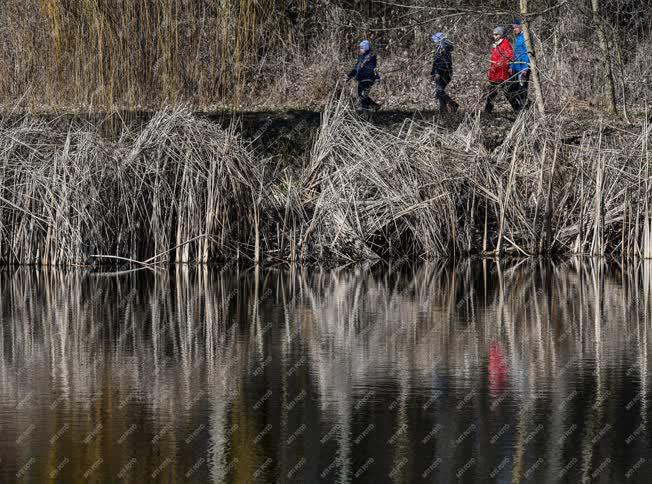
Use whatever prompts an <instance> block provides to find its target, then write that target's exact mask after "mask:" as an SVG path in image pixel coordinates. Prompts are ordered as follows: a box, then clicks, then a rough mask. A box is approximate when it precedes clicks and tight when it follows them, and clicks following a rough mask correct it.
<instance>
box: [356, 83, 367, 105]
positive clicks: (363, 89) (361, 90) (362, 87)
mask: <svg viewBox="0 0 652 484" xmlns="http://www.w3.org/2000/svg"><path fill="white" fill-rule="evenodd" d="M358 100H359V101H360V108H362V109H369V88H368V82H367V81H358Z"/></svg>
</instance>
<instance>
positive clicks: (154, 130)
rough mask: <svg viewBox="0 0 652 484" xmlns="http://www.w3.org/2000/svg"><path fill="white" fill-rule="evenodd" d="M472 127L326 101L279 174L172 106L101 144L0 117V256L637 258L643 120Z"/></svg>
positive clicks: (646, 218) (522, 121)
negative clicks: (495, 140) (498, 133)
mask: <svg viewBox="0 0 652 484" xmlns="http://www.w3.org/2000/svg"><path fill="white" fill-rule="evenodd" d="M481 121H482V120H481V118H480V117H479V116H468V117H467V118H466V119H465V120H464V121H463V122H461V123H460V124H459V126H458V127H457V128H455V129H452V130H451V129H448V128H443V127H442V126H440V125H438V124H437V122H436V120H433V121H419V122H417V121H410V122H407V123H405V124H404V125H402V126H401V127H398V128H391V127H385V128H383V127H380V126H377V125H373V124H370V123H367V122H365V121H363V120H361V119H359V118H358V117H357V116H356V115H355V114H354V113H353V112H352V111H351V110H350V108H349V107H348V106H347V104H346V103H345V102H343V101H342V99H340V100H339V101H334V102H333V103H332V104H331V105H330V107H329V108H328V109H327V110H326V111H325V112H324V114H323V122H322V125H321V127H320V129H319V132H318V135H317V137H316V139H315V141H314V144H313V146H312V149H311V152H310V153H309V154H308V156H307V160H308V161H307V163H306V164H305V166H303V167H302V168H299V169H298V171H296V172H292V171H289V170H283V169H278V168H279V167H272V166H271V165H270V164H269V160H267V159H265V158H262V157H260V155H259V154H256V153H254V151H252V149H251V148H250V147H249V145H248V144H247V143H246V141H245V140H243V139H241V138H240V137H239V136H238V135H237V133H236V127H235V126H232V127H231V128H230V129H229V130H223V129H221V128H219V127H218V126H217V125H215V124H212V123H211V122H210V121H208V120H204V119H200V118H197V117H194V116H193V115H192V114H191V113H190V112H189V111H188V110H187V109H185V108H179V109H176V110H173V111H170V112H161V113H159V114H156V115H155V116H154V117H153V118H152V119H151V120H150V121H149V122H148V123H147V124H146V125H145V126H144V127H143V128H142V130H141V131H140V132H134V131H132V130H128V129H126V128H125V130H124V131H123V132H122V134H121V136H120V137H119V138H117V139H107V138H105V137H102V136H101V135H100V134H99V132H98V129H97V128H96V127H94V125H91V124H88V123H87V124H85V125H82V124H80V123H79V122H75V121H73V122H72V123H70V124H62V123H61V122H57V121H50V122H46V121H44V120H43V119H40V118H31V117H27V118H24V119H22V120H20V121H15V120H14V121H9V120H5V121H4V122H3V123H2V125H0V259H1V260H2V261H3V262H5V263H22V264H30V263H34V264H53V265H59V264H80V263H90V262H93V261H95V259H92V258H91V257H90V256H93V255H104V256H113V257H120V258H124V259H127V260H129V261H131V262H134V261H139V262H141V263H145V264H149V265H151V264H158V263H166V262H172V261H174V262H179V263H185V262H197V263H207V262H211V261H225V260H234V259H243V260H249V261H252V262H259V261H261V260H267V261H287V260H304V261H317V260H321V261H324V260H331V261H336V260H337V261H343V260H348V261H355V260H367V259H373V258H385V259H399V258H410V259H433V258H437V257H449V256H457V255H462V254H477V253H485V254H505V253H511V254H516V255H536V254H543V253H574V254H592V255H614V256H615V255H621V256H638V257H650V254H651V253H652V242H651V240H652V223H651V222H650V213H649V208H648V207H649V206H650V190H649V182H650V174H649V162H650V160H649V148H648V146H649V140H650V126H649V125H648V124H642V125H641V126H639V127H638V128H631V129H629V130H623V129H621V128H616V127H613V126H609V125H605V124H593V127H591V124H590V123H589V124H587V123H581V122H575V124H573V122H572V121H571V120H570V119H567V118H562V117H558V116H549V117H545V118H537V117H535V116H534V115H533V114H532V113H527V114H524V115H522V116H519V117H518V118H517V119H516V121H515V122H514V124H513V125H512V126H511V128H510V129H509V130H508V132H507V133H506V134H505V135H504V137H503V139H502V142H501V143H499V144H498V146H497V147H496V148H494V149H491V148H489V147H487V146H485V143H484V141H485V137H486V136H487V133H486V129H487V128H485V127H483V126H482V123H481ZM272 168H274V169H272Z"/></svg>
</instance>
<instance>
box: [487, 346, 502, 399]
mask: <svg viewBox="0 0 652 484" xmlns="http://www.w3.org/2000/svg"><path fill="white" fill-rule="evenodd" d="M488 373H489V390H490V392H491V393H492V394H494V395H495V394H496V393H499V392H501V391H502V390H503V388H504V386H505V382H506V381H507V364H506V363H505V358H503V352H502V351H501V349H500V345H498V343H491V346H490V347H489V368H488Z"/></svg>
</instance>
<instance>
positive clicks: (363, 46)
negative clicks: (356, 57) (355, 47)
mask: <svg viewBox="0 0 652 484" xmlns="http://www.w3.org/2000/svg"><path fill="white" fill-rule="evenodd" d="M360 48H361V49H362V50H364V51H365V52H369V50H370V49H371V43H370V42H369V41H368V40H366V39H365V40H363V41H362V42H360Z"/></svg>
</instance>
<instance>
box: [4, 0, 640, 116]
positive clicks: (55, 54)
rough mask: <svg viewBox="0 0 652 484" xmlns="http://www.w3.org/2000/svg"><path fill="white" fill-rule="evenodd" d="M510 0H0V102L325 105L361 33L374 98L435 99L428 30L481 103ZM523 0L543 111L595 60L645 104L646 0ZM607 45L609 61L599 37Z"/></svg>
mask: <svg viewBox="0 0 652 484" xmlns="http://www.w3.org/2000/svg"><path fill="white" fill-rule="evenodd" d="M518 3H519V2H517V1H515V0H496V1H494V2H491V4H487V2H478V1H476V0H464V1H458V0H444V1H441V2H437V4H436V5H434V4H433V3H432V2H430V1H426V0H405V1H403V2H386V1H378V0H356V1H354V2H351V1H347V2H342V1H339V0H337V1H336V0H321V1H319V2H308V1H306V0H255V1H254V0H238V1H236V0H220V1H218V2H207V1H205V0H187V1H183V2H180V1H176V0H142V1H138V2H135V1H128V2H124V1H119V0H106V1H101V2H98V1H91V0H65V1H64V0H5V2H3V8H2V9H1V10H0V106H2V107H3V108H4V109H5V110H7V109H11V108H12V107H14V106H15V105H16V103H18V104H19V106H20V109H22V110H24V111H29V112H45V111H47V112H62V111H65V112H89V111H91V112H96V111H108V112H110V111H113V110H114V109H125V110H150V111H156V110H159V109H161V107H162V106H166V105H173V104H177V103H188V104H190V105H191V106H192V107H193V109H195V110H215V109H220V108H225V107H228V108H235V109H238V110H241V109H243V108H247V109H253V108H261V109H271V108H278V107H285V108H288V107H294V108H296V107H302V108H306V107H310V108H315V107H322V106H324V105H325V104H326V102H327V100H328V98H329V96H330V94H331V92H332V90H333V88H334V87H335V85H336V82H337V80H338V79H340V78H341V76H342V75H343V74H344V73H345V72H346V71H348V70H349V69H350V68H351V64H352V62H353V59H354V47H355V45H356V44H357V42H358V41H359V40H360V39H361V38H363V37H366V38H369V39H370V40H371V41H372V43H373V45H374V47H375V49H376V50H377V52H378V53H379V56H380V70H381V73H382V74H383V81H382V82H381V83H380V84H379V85H378V86H377V87H376V88H375V89H376V92H377V94H378V96H379V97H380V98H381V99H383V100H384V101H385V105H386V106H388V107H390V108H392V109H396V108H398V107H400V108H403V109H414V108H417V107H418V108H423V107H431V106H433V105H434V99H433V93H432V90H431V86H430V83H429V72H430V63H431V56H432V52H431V49H432V45H431V42H430V40H429V39H430V36H431V35H432V33H434V32H436V31H444V32H446V33H447V35H448V36H449V37H450V38H451V40H452V41H453V42H454V43H455V46H456V49H455V54H454V57H455V75H454V78H453V83H452V84H451V86H450V90H451V91H452V92H454V93H455V95H456V98H457V99H459V100H460V101H461V103H462V106H463V109H464V110H466V111H470V110H473V109H474V108H475V107H477V106H478V105H479V103H478V97H479V94H480V92H481V86H482V85H483V84H484V82H485V80H486V70H487V67H488V59H489V48H490V44H491V42H492V40H491V35H490V33H491V31H492V30H493V28H494V27H495V26H496V25H506V26H508V25H509V24H510V23H511V22H512V19H513V18H514V16H516V15H518V14H519V9H518ZM599 4H600V6H601V9H600V15H598V17H594V15H593V12H592V10H591V7H590V2H568V1H559V0H539V1H537V2H530V8H531V9H532V10H533V12H532V21H531V27H532V29H533V32H534V33H535V34H536V35H537V38H538V39H539V41H540V42H539V43H538V44H537V45H538V54H539V59H538V64H539V67H540V71H541V78H542V85H543V90H544V96H545V100H546V107H547V108H549V109H550V110H553V111H555V110H562V109H564V110H566V109H577V108H579V107H587V106H588V107H590V108H594V109H597V108H600V107H602V106H603V102H604V98H605V89H606V88H605V79H604V75H603V74H604V72H605V68H604V67H599V68H598V66H603V65H604V64H605V62H608V63H609V65H610V66H611V73H612V74H611V75H612V77H613V84H614V90H615V96H616V99H615V101H616V102H617V103H618V110H619V112H621V113H622V112H624V108H625V107H628V109H629V110H630V111H631V112H632V113H633V114H635V113H642V112H644V111H645V106H646V105H647V104H649V83H650V79H651V76H652V70H651V69H652V68H651V65H652V64H651V63H650V54H649V52H650V49H651V48H652V36H651V33H652V32H651V31H650V25H652V21H651V19H650V15H651V12H652V8H651V6H652V4H651V3H650V0H636V1H634V0H601V1H600V2H599ZM596 22H599V25H598V26H596V25H595V23H596ZM597 33H601V34H603V35H601V36H600V38H601V39H602V41H601V42H603V43H604V45H605V46H606V47H607V49H608V52H607V55H608V56H609V59H605V58H604V57H605V55H604V53H603V51H602V50H601V48H600V46H599V39H598V35H597Z"/></svg>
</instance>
